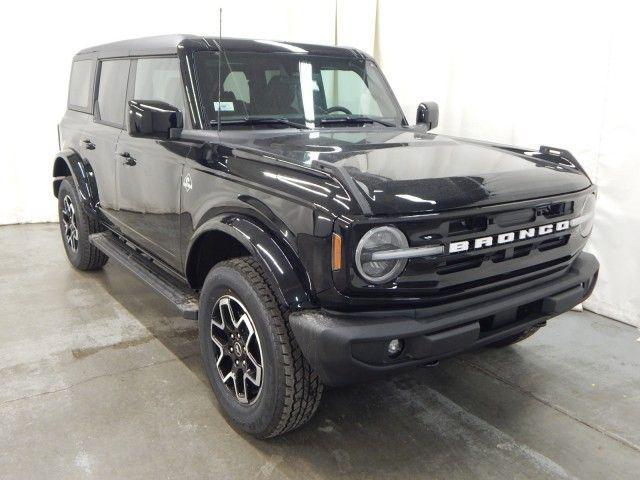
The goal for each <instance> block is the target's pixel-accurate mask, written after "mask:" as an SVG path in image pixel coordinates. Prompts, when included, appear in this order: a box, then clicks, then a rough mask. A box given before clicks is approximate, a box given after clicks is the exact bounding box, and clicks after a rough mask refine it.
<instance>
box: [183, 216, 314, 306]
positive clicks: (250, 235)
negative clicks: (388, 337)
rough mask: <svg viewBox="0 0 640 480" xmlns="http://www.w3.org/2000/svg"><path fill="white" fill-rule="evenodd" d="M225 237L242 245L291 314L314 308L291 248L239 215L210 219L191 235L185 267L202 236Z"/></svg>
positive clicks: (308, 283) (309, 288)
mask: <svg viewBox="0 0 640 480" xmlns="http://www.w3.org/2000/svg"><path fill="white" fill-rule="evenodd" d="M211 231H217V232H222V233H225V234H227V235H229V236H231V237H233V238H234V239H236V240H237V241H238V242H239V243H240V244H242V245H243V246H244V247H245V248H246V249H247V250H248V251H249V252H250V253H251V255H252V256H253V257H254V258H255V259H256V260H257V261H258V262H259V263H260V265H261V266H262V269H263V270H264V272H265V273H266V274H267V276H268V278H269V280H271V282H270V284H271V286H272V288H273V289H274V291H275V293H276V295H277V297H278V300H279V301H280V302H281V303H282V304H284V305H285V306H286V307H287V308H288V309H290V310H300V309H303V308H309V307H311V306H313V302H312V296H313V293H312V292H313V286H312V283H311V279H310V277H309V275H308V274H307V272H306V270H305V269H304V267H303V265H302V262H301V261H300V259H299V258H298V256H297V254H296V253H295V252H294V251H293V250H292V249H291V247H290V246H285V244H284V242H280V241H278V240H277V239H276V238H275V236H274V235H273V234H272V233H271V232H270V231H269V230H268V229H266V228H265V227H264V226H263V225H262V224H261V223H260V222H258V221H257V220H255V219H253V218H252V217H248V216H246V215H242V214H235V213H228V214H223V215H220V216H217V217H215V218H211V219H209V220H207V221H206V222H204V223H203V224H202V225H200V226H199V227H198V228H197V229H196V231H195V232H194V234H193V236H192V237H191V240H190V241H189V245H188V247H187V251H186V263H185V267H186V266H187V265H188V264H189V262H190V260H191V254H192V249H193V246H194V245H195V244H196V242H197V241H198V239H199V238H200V237H201V236H202V235H203V234H205V233H207V232H211Z"/></svg>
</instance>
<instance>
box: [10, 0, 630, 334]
mask: <svg viewBox="0 0 640 480" xmlns="http://www.w3.org/2000/svg"><path fill="white" fill-rule="evenodd" d="M629 3H631V2H629ZM220 5H222V7H223V8H224V22H223V34H224V35H228V36H244V37H254V38H271V39H276V40H290V41H303V42H310V43H324V44H334V43H337V44H339V45H347V46H355V47H358V48H361V49H363V50H365V51H367V52H369V53H371V54H372V55H374V56H375V57H376V59H377V60H378V61H379V63H380V65H381V66H382V69H383V70H384V72H385V74H386V75H387V77H388V78H389V81H390V83H391V85H392V87H393V89H394V91H395V92H396V94H397V95H398V98H399V100H400V103H401V105H402V107H403V109H404V112H405V115H406V116H407V118H408V119H409V120H410V121H411V122H413V120H414V115H415V108H416V106H417V104H418V103H419V102H420V101H424V100H434V101H437V102H438V103H439V105H440V126H439V127H438V129H437V130H436V131H437V132H442V133H447V134H451V135H459V136H467V137H471V138H479V139H484V140H492V141H496V142H500V143H512V144H516V145H522V146H527V147H537V146H538V145H540V144H547V145H552V146H556V147H562V148H567V149H569V150H571V151H572V152H573V154H574V155H575V156H576V157H577V158H578V159H579V160H580V161H581V162H582V164H583V166H584V167H585V168H586V169H587V170H588V172H589V173H590V174H591V176H592V178H593V180H594V181H596V183H598V185H599V187H600V197H599V204H598V211H597V215H596V227H595V231H594V234H593V237H592V239H591V242H590V247H589V248H590V249H591V250H592V251H594V252H595V253H596V254H597V255H598V257H599V258H600V261H601V263H602V268H601V275H600V283H599V285H598V287H597V289H596V291H595V293H594V296H593V297H592V299H591V300H589V302H588V303H587V305H586V306H587V307H588V308H590V309H592V310H594V311H597V312H599V313H603V314H605V315H608V316H611V317H613V318H616V319H619V320H623V321H626V322H629V323H632V324H635V325H638V326H640V289H639V288H638V287H637V285H638V284H640V255H639V254H638V251H639V250H638V247H637V246H636V244H635V239H637V238H640V221H639V220H640V218H639V217H640V214H639V213H638V206H640V189H638V188H637V184H638V182H640V174H639V173H638V172H639V170H640V168H639V167H640V165H638V163H639V162H640V146H638V143H637V139H638V138H640V121H639V120H638V118H637V117H638V115H640V113H639V112H640V67H639V66H638V61H637V57H638V55H637V48H638V45H640V29H637V28H635V25H633V24H632V22H635V21H636V20H637V18H638V12H636V11H634V7H633V6H632V5H627V2H623V1H622V0H620V1H615V0H614V1H609V2H600V3H597V4H596V3H594V4H590V3H587V2H564V3H563V2H559V1H554V2H547V1H529V2H512V1H498V0H485V1H483V2H477V1H457V2H442V1H435V0H433V1H417V0H416V1H407V0H404V1H399V0H337V1H336V0H324V1H323V0H297V1H289V0H281V1H271V2H265V1H248V0H235V1H218V2H216V1H189V0H183V1H182V2H180V3H179V4H177V5H176V4H173V3H167V4H166V7H163V6H162V4H161V3H160V2H157V1H142V0H139V1H137V2H131V1H126V2H125V1H122V0H111V1H110V2H108V3H107V2H101V3H94V2H86V1H78V0H73V1H67V2H65V3H64V4H59V3H58V4H53V3H50V2H47V3H42V4H41V5H38V6H35V5H34V4H33V3H32V2H22V3H17V4H13V5H12V6H13V10H12V11H11V12H9V11H7V10H5V12H3V13H4V15H3V18H2V20H0V22H1V24H0V27H1V28H0V40H2V45H3V46H4V49H5V51H4V57H3V60H4V61H3V70H2V75H0V92H2V102H1V105H2V107H3V108H4V110H5V112H4V113H3V114H2V115H0V127H2V130H1V132H2V134H3V146H4V149H3V152H4V155H3V162H2V175H0V224H6V223H16V222H40V221H52V220H55V218H56V213H55V202H54V199H53V197H52V195H51V156H52V155H53V154H54V153H55V151H56V149H57V137H56V129H55V125H56V124H57V122H58V120H59V119H60V117H61V116H62V114H63V112H64V108H65V103H66V89H67V82H68V76H69V66H70V61H71V57H72V56H73V54H74V53H75V52H76V51H77V50H79V49H81V48H84V47H86V46H89V45H94V44H98V43H103V42H107V41H112V40H119V39H123V38H132V37H137V36H145V35H157V34H163V33H196V34H207V35H211V34H214V35H215V34H217V28H218V27H217V12H218V7H219V6H220ZM125 12H127V13H126V14H125ZM36 52H40V53H41V54H39V55H37V56H36V55H35V53H36Z"/></svg>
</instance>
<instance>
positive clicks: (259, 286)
mask: <svg viewBox="0 0 640 480" xmlns="http://www.w3.org/2000/svg"><path fill="white" fill-rule="evenodd" d="M219 265H220V266H223V265H226V266H228V267H230V268H233V269H234V270H236V271H239V272H240V273H241V274H242V275H243V276H244V277H245V278H246V279H247V281H248V282H249V283H250V284H251V285H253V287H254V289H255V290H256V292H257V294H258V295H259V297H260V298H261V300H262V302H263V304H264V306H265V308H266V309H267V311H268V312H269V318H270V321H271V326H272V327H273V329H274V331H275V332H276V335H277V341H278V344H279V345H278V347H279V348H280V351H281V353H282V357H281V358H282V362H283V366H284V372H285V399H284V408H283V410H282V414H281V416H280V419H279V421H278V423H277V424H276V425H275V426H274V428H273V429H272V430H271V431H270V432H266V434H265V435H264V437H265V438H270V437H275V436H278V435H282V434H283V433H286V432H289V431H291V430H295V429H296V428H298V427H300V426H301V425H303V424H305V423H306V422H307V421H309V419H310V418H311V417H312V416H313V414H314V413H315V412H316V410H317V409H318V406H319V405H320V400H321V398H322V392H323V389H324V386H323V384H322V382H320V379H319V377H318V375H317V374H316V373H315V371H314V370H313V369H312V368H311V366H310V365H309V363H308V362H307V360H306V359H305V358H304V356H303V355H302V350H300V347H299V345H298V342H297V341H296V339H295V337H294V336H293V332H292V331H291V326H290V325H289V321H288V311H287V309H286V308H285V307H284V306H283V305H281V304H280V302H278V300H277V296H276V295H275V293H274V291H273V289H272V288H271V285H270V283H269V280H268V279H267V278H266V276H265V274H264V272H263V270H262V267H261V266H260V264H259V263H258V262H257V261H256V260H255V259H253V258H252V257H239V258H234V259H231V260H227V261H225V262H221V263H220V264H219Z"/></svg>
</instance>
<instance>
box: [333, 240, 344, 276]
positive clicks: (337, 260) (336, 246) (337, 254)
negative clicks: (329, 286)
mask: <svg viewBox="0 0 640 480" xmlns="http://www.w3.org/2000/svg"><path fill="white" fill-rule="evenodd" d="M331 239H332V242H331V269H332V270H333V271H334V272H335V271H336V270H341V269H342V237H341V236H340V235H338V234H337V233H334V234H333V235H332V237H331Z"/></svg>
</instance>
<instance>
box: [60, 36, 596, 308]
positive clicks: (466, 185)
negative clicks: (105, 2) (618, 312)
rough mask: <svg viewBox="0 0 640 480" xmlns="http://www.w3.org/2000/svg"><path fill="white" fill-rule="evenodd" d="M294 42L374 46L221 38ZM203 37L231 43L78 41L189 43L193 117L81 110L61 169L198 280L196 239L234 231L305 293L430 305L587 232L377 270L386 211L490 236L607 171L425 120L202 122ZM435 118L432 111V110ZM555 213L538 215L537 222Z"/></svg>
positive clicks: (537, 269)
mask: <svg viewBox="0 0 640 480" xmlns="http://www.w3.org/2000/svg"><path fill="white" fill-rule="evenodd" d="M292 46H293V47H296V48H298V49H302V50H304V51H307V52H310V53H313V54H316V55H333V56H336V55H339V56H352V57H362V56H363V54H362V53H360V52H358V51H356V50H351V49H341V48H337V47H318V46H309V45H301V44H284V43H281V42H261V41H249V40H235V39H223V42H222V47H223V48H224V49H227V50H233V49H236V50H238V51H259V52H264V53H270V54H278V53H279V52H285V51H286V52H288V53H290V51H291V47H292ZM201 50H212V51H217V50H218V44H217V43H216V41H215V40H214V39H207V38H202V37H195V36H172V37H161V38H155V39H144V40H137V41H126V42H117V43H115V44H110V45H106V46H101V47H95V48H93V49H87V50H84V51H82V52H80V54H78V56H77V58H81V59H93V60H94V61H96V62H99V61H100V59H102V58H111V57H118V56H131V57H132V60H133V63H132V66H133V65H135V58H136V57H139V56H146V55H163V56H167V55H174V56H175V55H177V57H178V58H179V59H180V65H181V71H182V78H183V82H184V87H185V89H184V90H185V104H186V105H187V110H188V111H187V112H185V115H184V129H183V130H182V131H174V132H173V135H171V136H168V137H166V138H149V137H145V136H137V135H136V132H138V130H136V129H135V128H134V129H133V130H131V128H132V126H131V125H129V126H126V125H125V126H123V127H122V128H117V127H114V126H110V125H104V124H101V123H100V122H99V121H98V120H96V119H95V118H94V117H93V115H92V114H91V113H87V112H77V111H72V110H68V111H67V113H66V114H65V117H64V118H63V120H62V122H61V124H60V138H61V149H62V151H61V153H60V154H58V155H57V158H58V159H61V160H57V162H65V165H67V166H68V171H63V170H62V169H61V167H60V166H59V165H61V164H59V163H56V166H55V167H54V176H56V177H60V176H63V175H66V174H71V175H73V177H74V179H75V181H76V184H77V185H78V188H79V191H80V192H81V195H82V197H83V199H84V200H85V204H86V205H85V208H86V210H87V211H88V212H90V213H91V214H95V215H97V216H98V218H99V219H100V221H101V222H103V224H104V225H105V226H106V227H107V228H110V229H112V230H114V231H115V232H117V233H118V234H120V235H123V236H125V237H127V238H128V239H130V240H131V241H133V243H135V244H136V245H138V246H139V247H140V249H141V250H143V251H145V252H146V253H148V254H149V255H150V256H152V257H153V258H155V259H156V261H157V262H158V263H159V264H162V265H163V266H165V267H166V268H167V269H169V270H170V271H171V272H172V273H173V274H174V275H175V276H176V277H177V278H179V279H181V280H183V281H186V282H190V283H191V285H192V286H193V287H194V288H196V289H197V288H199V285H198V277H197V275H195V274H194V271H196V269H194V267H193V263H194V262H195V261H196V260H195V259H196V258H198V256H197V255H198V248H202V247H201V246H202V245H207V248H212V249H215V250H216V254H218V256H219V257H221V258H224V252H225V251H226V249H227V247H228V245H230V244H234V245H235V244H240V245H242V246H243V248H244V249H246V251H248V252H249V253H251V254H252V255H254V257H255V258H256V259H258V261H260V262H261V263H262V265H263V267H264V269H265V271H267V272H268V274H269V275H271V277H272V278H273V280H274V285H276V288H277V290H278V292H277V293H278V295H279V296H280V299H281V301H283V302H284V303H285V304H286V305H288V306H289V307H290V308H292V309H302V308H309V307H313V306H324V307H326V308H331V309H336V310H349V309H352V310H353V309H359V310H366V309H371V308H377V307H378V306H387V307H407V306H419V305H427V304H432V303H437V302H446V301H451V300H452V299H454V298H455V299H459V298H461V297H464V296H467V297H469V296H473V295H476V294H478V293H481V292H486V291H487V290H488V289H496V288H505V287H506V286H508V285H510V284H512V283H513V282H514V281H524V280H535V279H536V278H540V277H541V276H543V275H545V274H552V273H554V272H555V273H557V271H559V270H562V269H564V270H566V269H567V268H568V267H569V265H570V264H571V262H572V261H573V259H575V257H576V255H577V254H578V253H579V252H580V250H581V249H582V247H583V246H584V243H585V240H584V239H583V238H582V237H580V235H575V234H571V235H570V238H569V239H568V241H567V242H566V243H564V244H562V245H559V246H557V247H554V249H550V250H546V251H540V252H537V251H536V252H535V253H534V254H530V255H528V256H526V257H522V258H509V259H508V260H509V261H508V262H504V261H495V260H496V258H495V257H492V256H491V255H502V252H500V251H499V249H487V251H486V252H484V253H483V254H484V255H485V257H483V259H482V261H481V263H480V265H479V267H477V268H471V269H468V270H460V271H453V272H450V273H447V274H446V275H445V274H442V273H439V270H441V269H442V268H443V267H446V266H447V265H443V263H444V264H446V263H447V262H449V261H451V260H452V259H451V258H448V257H440V258H437V259H434V260H427V259H414V260H411V261H410V262H409V264H408V267H407V269H406V271H405V272H404V273H403V274H402V275H401V276H400V277H399V278H398V279H397V280H396V281H394V282H393V283H391V284H389V285H381V286H375V287H373V286H370V285H366V284H365V283H364V282H363V281H362V280H361V279H360V278H359V276H358V275H357V273H356V272H355V270H354V268H353V258H352V257H353V251H354V250H355V245H356V244H357V242H358V240H359V238H360V237H361V236H362V235H363V234H364V232H365V231H366V230H367V229H368V228H370V227H372V226H374V225H379V224H394V225H397V226H398V227H399V228H401V229H402V230H403V231H405V233H406V234H407V236H408V238H409V241H410V244H411V246H418V245H424V244H428V243H429V242H434V241H435V240H442V241H450V238H451V237H454V236H456V235H462V234H464V235H467V236H473V235H475V236H479V235H481V233H480V232H485V233H486V234H490V233H493V232H497V231H500V228H501V226H500V224H499V223H496V222H498V220H499V219H500V218H501V217H500V216H501V215H503V214H504V213H505V212H511V211H514V210H531V211H532V212H535V211H536V210H535V209H536V208H537V207H539V206H541V205H547V204H550V203H554V202H569V203H570V204H571V205H572V210H571V214H574V212H575V211H577V210H576V208H577V207H578V206H579V202H581V201H584V198H585V195H587V194H589V193H590V192H591V191H593V190H594V187H593V186H592V184H591V182H590V180H589V179H588V177H587V176H586V175H585V174H584V172H583V171H582V170H581V167H579V165H578V164H577V162H575V161H571V160H570V159H569V160H567V158H566V156H565V157H563V156H562V155H560V156H558V155H556V156H554V155H552V154H546V153H544V152H532V151H527V150H522V149H518V148H515V147H508V146H502V145H492V144H488V143H483V142H477V141H468V140H464V139H455V138H452V137H447V136H444V135H435V134H432V133H428V132H427V129H428V128H429V127H428V126H425V125H418V126H416V127H408V126H404V127H397V128H395V127H381V126H373V125H365V126H363V127H358V128H342V127H338V128H318V129H313V130H305V131H299V130H295V129H291V128H283V129H269V130H266V129H256V130H250V129H244V130H224V129H223V130H222V131H221V132H217V131H215V130H211V129H209V127H208V126H207V127H205V125H203V122H202V109H201V107H200V102H201V99H200V98H199V96H198V89H197V85H195V84H194V83H193V82H192V78H193V75H192V74H191V73H192V72H191V70H190V69H191V68H192V65H193V54H194V53H195V52H197V51H201ZM300 55H304V53H300ZM132 69H133V67H132ZM131 96H132V92H131V86H130V87H129V93H128V97H127V101H135V100H136V99H133V98H131ZM134 104H135V102H134ZM134 104H131V105H134ZM135 106H139V105H138V104H135ZM124 107H125V106H124V105H123V108H124ZM426 118H427V119H430V123H431V125H433V122H434V118H433V116H432V115H431V113H429V114H428V115H426ZM172 126H174V127H177V126H178V124H177V123H175V124H173V125H172ZM131 132H134V135H131ZM56 172H57V173H56ZM60 172H63V173H62V174H60V175H58V173H60ZM65 172H66V173H65ZM57 181H58V182H59V179H58V180H57ZM54 189H55V183H54ZM571 214H569V213H567V215H569V216H570V215H571ZM481 216H484V217H486V219H485V221H486V224H484V225H481V226H483V227H484V229H483V230H477V229H476V230H469V231H464V230H463V231H462V232H461V233H460V232H457V233H456V232H453V233H452V230H451V228H452V227H451V225H456V222H458V223H464V222H466V221H467V220H468V219H470V218H475V217H478V218H479V217H481ZM474 221H475V220H474ZM480 221H482V220H481V219H480ZM544 221H545V218H544V217H532V218H531V221H530V222H529V223H531V224H537V223H542V222H544ZM209 232H218V233H219V235H220V236H218V237H216V238H221V239H226V240H224V241H219V242H218V243H217V244H216V245H213V246H212V245H209V244H207V243H206V242H204V241H200V239H202V238H205V237H204V236H205V235H207V234H208V233H209ZM334 232H339V233H340V234H342V235H343V238H344V239H345V242H344V244H345V250H344V264H345V268H344V269H343V270H341V271H338V272H335V273H333V272H331V269H330V260H331V255H330V251H331V235H332V233H334ZM460 238H462V237H460ZM465 238H466V237H465ZM519 246H522V245H514V246H513V248H516V247H519ZM535 248H536V249H537V248H538V247H535ZM507 255H511V256H513V252H511V251H510V252H508V254H507ZM464 256H465V255H461V256H460V258H462V257H464ZM453 260H456V259H453ZM549 262H551V263H549ZM541 264H542V266H541ZM525 270H526V271H525ZM512 272H520V273H519V274H518V275H517V276H514V275H512Z"/></svg>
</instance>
